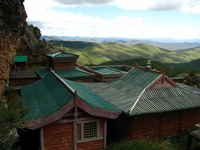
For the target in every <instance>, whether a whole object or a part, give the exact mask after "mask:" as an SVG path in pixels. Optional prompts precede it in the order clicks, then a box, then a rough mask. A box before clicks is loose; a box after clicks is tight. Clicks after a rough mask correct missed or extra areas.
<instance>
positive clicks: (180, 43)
mask: <svg viewBox="0 0 200 150" xmlns="http://www.w3.org/2000/svg"><path fill="white" fill-rule="evenodd" d="M41 39H45V40H47V41H50V40H57V41H84V42H94V43H110V42H117V43H122V44H126V45H135V44H138V43H144V44H149V45H154V46H157V47H160V48H164V49H168V50H182V49H188V48H196V47H199V46H200V39H192V40H191V39H188V40H183V39H171V38H162V39H159V38H153V39H129V38H116V37H111V38H97V37H78V36H77V37H71V36H45V35H43V36H42V37H41Z"/></svg>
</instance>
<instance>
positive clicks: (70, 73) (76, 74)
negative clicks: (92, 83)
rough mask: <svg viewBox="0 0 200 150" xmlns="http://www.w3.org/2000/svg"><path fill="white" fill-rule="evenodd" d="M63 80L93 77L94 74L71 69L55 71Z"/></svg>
mask: <svg viewBox="0 0 200 150" xmlns="http://www.w3.org/2000/svg"><path fill="white" fill-rule="evenodd" d="M54 72H55V73H56V74H57V75H58V76H59V77H61V78H68V79H69V78H80V77H93V74H91V73H87V72H85V71H81V70H77V69H70V70H55V71H54Z"/></svg>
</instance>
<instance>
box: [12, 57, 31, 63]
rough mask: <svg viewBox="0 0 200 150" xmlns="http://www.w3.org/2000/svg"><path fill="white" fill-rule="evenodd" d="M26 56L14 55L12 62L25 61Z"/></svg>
mask: <svg viewBox="0 0 200 150" xmlns="http://www.w3.org/2000/svg"><path fill="white" fill-rule="evenodd" d="M27 57H28V56H15V60H14V62H26V61H27Z"/></svg>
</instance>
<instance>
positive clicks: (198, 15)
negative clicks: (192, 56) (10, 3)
mask: <svg viewBox="0 0 200 150" xmlns="http://www.w3.org/2000/svg"><path fill="white" fill-rule="evenodd" d="M24 5H25V9H26V12H27V15H28V18H27V22H28V24H33V25H35V26H37V27H39V28H40V30H41V32H42V35H56V36H80V37H125V38H176V39H200V21H199V20H200V0H25V2H24Z"/></svg>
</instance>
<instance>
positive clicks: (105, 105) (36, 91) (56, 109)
mask: <svg viewBox="0 0 200 150" xmlns="http://www.w3.org/2000/svg"><path fill="white" fill-rule="evenodd" d="M75 91H77V93H76V92H75ZM76 95H77V96H76ZM76 97H77V98H76ZM21 98H22V100H23V106H24V107H25V108H30V112H29V114H27V115H26V116H25V120H29V121H30V120H31V122H32V123H31V124H32V125H33V127H31V128H34V129H35V128H38V127H41V126H42V125H45V124H48V123H51V122H53V121H56V120H58V119H60V118H61V117H62V116H64V115H65V114H66V113H67V112H68V111H69V110H71V109H72V108H73V107H74V101H75V99H78V107H79V108H81V109H82V110H84V111H86V112H87V113H88V114H90V115H94V116H99V117H105V118H116V117H117V116H118V115H119V114H120V112H121V110H120V109H119V108H117V107H115V106H114V105H112V104H111V103H110V102H108V101H106V100H105V99H103V98H102V97H101V96H99V95H98V94H96V93H94V92H93V91H91V90H90V89H89V88H87V87H86V86H85V85H83V84H82V83H80V82H74V81H69V80H67V79H63V78H60V77H59V76H58V75H56V74H55V73H54V72H50V73H48V74H47V75H46V76H45V77H44V78H42V79H40V80H38V81H36V82H34V83H31V84H28V85H26V86H23V87H21ZM80 104H82V105H80ZM83 106H84V107H83ZM55 114H56V117H55ZM49 120H51V121H49ZM35 122H37V123H35ZM34 124H35V125H34Z"/></svg>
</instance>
